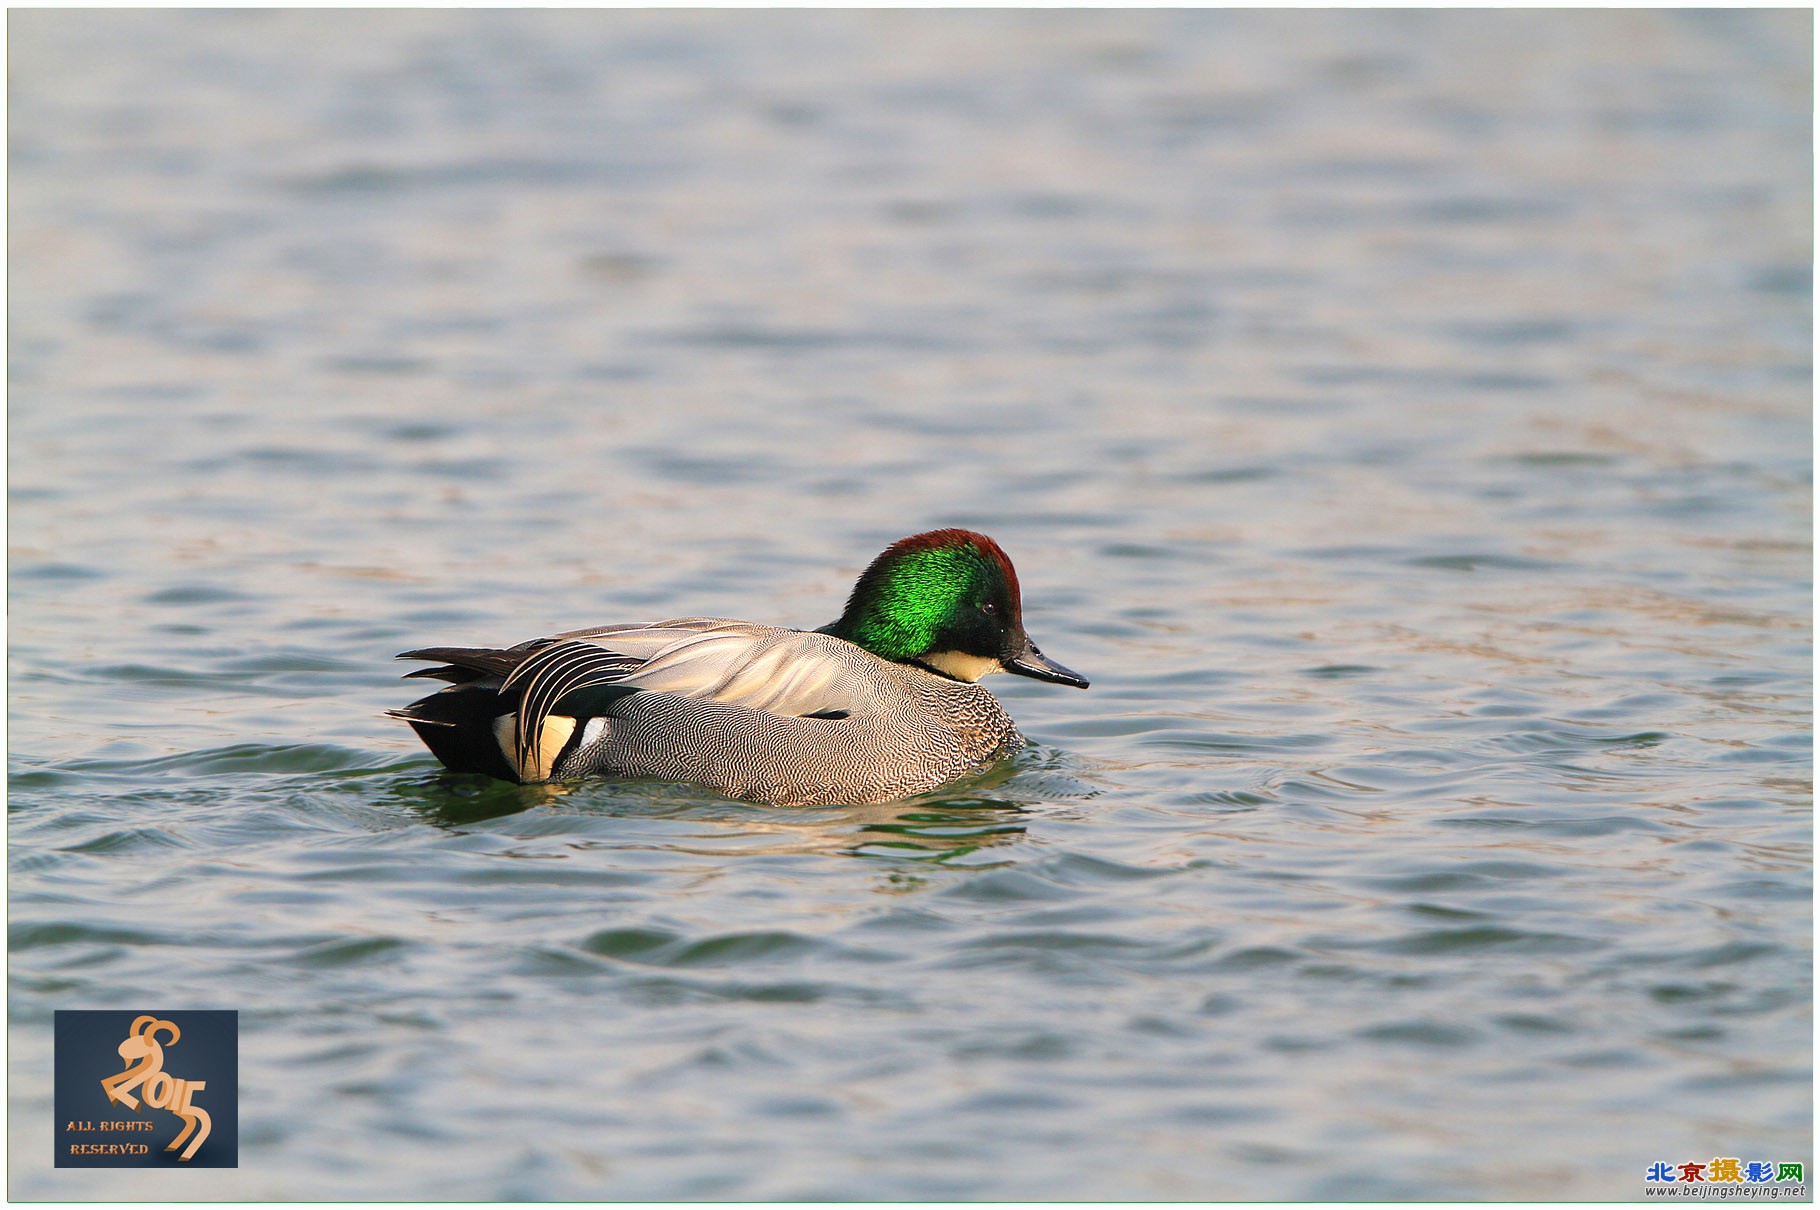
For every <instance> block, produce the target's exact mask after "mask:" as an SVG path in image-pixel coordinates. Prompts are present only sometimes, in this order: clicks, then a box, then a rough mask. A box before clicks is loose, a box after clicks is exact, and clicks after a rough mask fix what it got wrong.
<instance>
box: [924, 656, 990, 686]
mask: <svg viewBox="0 0 1820 1210" xmlns="http://www.w3.org/2000/svg"><path fill="white" fill-rule="evenodd" d="M922 662H923V663H925V664H927V665H929V667H931V668H934V669H935V670H936V671H938V672H945V673H947V674H948V675H949V676H951V677H953V678H954V679H955V680H957V681H977V680H979V679H980V678H981V677H982V676H991V675H992V674H993V673H995V672H1003V671H1004V670H1005V666H1004V665H1003V664H1001V663H999V662H998V661H997V660H995V659H993V658H992V657H991V656H989V655H968V654H967V653H966V652H964V651H931V652H930V653H929V654H928V655H925V656H923V657H922Z"/></svg>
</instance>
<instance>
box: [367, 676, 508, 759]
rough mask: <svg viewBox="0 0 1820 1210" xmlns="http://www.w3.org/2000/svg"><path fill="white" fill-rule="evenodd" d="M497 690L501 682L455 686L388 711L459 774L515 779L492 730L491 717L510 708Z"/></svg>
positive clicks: (494, 717) (495, 716)
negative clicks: (482, 774) (401, 720)
mask: <svg viewBox="0 0 1820 1210" xmlns="http://www.w3.org/2000/svg"><path fill="white" fill-rule="evenodd" d="M497 689H498V685H497V683H494V684H491V685H488V684H486V683H484V682H483V683H467V684H459V685H451V686H450V687H449V688H447V689H442V690H439V691H437V692H435V693H432V694H430V696H428V697H426V698H419V699H418V700H417V701H414V702H412V703H411V704H410V705H409V706H406V707H405V708H404V709H403V710H391V711H388V712H387V713H389V714H390V715H392V717H394V718H402V719H403V720H404V721H405V722H407V723H409V724H411V729H412V730H414V731H416V732H417V737H418V738H419V739H421V740H423V742H424V746H426V747H427V748H429V750H430V751H431V753H432V754H434V755H435V757H436V759H437V760H439V761H441V762H442V763H443V764H445V765H447V766H448V767H449V768H451V769H453V770H455V771H456V772H457V773H485V774H486V775H487V776H488V777H497V778H499V779H500V780H502V781H517V780H518V770H516V769H514V768H513V767H512V766H511V765H510V764H509V763H508V762H507V761H506V758H505V753H503V752H501V751H500V750H499V739H498V737H497V736H495V735H494V734H493V720H494V719H496V718H498V717H499V716H500V715H501V714H505V713H509V712H510V710H511V704H510V703H507V702H504V701H502V700H501V699H500V696H499V694H498V692H496V690H497Z"/></svg>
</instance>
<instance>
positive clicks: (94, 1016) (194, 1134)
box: [52, 1009, 240, 1168]
mask: <svg viewBox="0 0 1820 1210" xmlns="http://www.w3.org/2000/svg"><path fill="white" fill-rule="evenodd" d="M53 1062H54V1064H55V1068H56V1073H55V1074H56V1080H55V1103H56V1107H57V1121H56V1123H55V1129H54V1130H53V1131H52V1138H53V1140H54V1142H53V1147H54V1150H55V1152H56V1165H57V1167H59V1168H238V1167H239V1166H240V1014H239V1013H238V1012H232V1011H220V1010H213V1009H211V1010H200V1009H198V1010H192V1011H187V1012H186V1011H178V1012H126V1011H120V1012H116V1011H112V1010H106V1011H99V1010H89V1009H81V1010H68V1011H59V1012H58V1013H57V1020H56V1052H55V1057H54V1059H53ZM110 1090H111V1091H112V1094H113V1096H112V1099H110V1097H109V1092H110Z"/></svg>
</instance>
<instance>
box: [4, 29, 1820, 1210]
mask: <svg viewBox="0 0 1820 1210" xmlns="http://www.w3.org/2000/svg"><path fill="white" fill-rule="evenodd" d="M1811 46H1812V33H1811V16H1810V15H1809V14H1807V13H1804V12H1799V11H1782V12H1768V13H1763V12H1759V13H1750V12H1728V13H1721V14H1698V13H1652V12H1622V11H1619V12H1585V13H1565V14H1564V13H1558V12H1556V13H1545V12H1522V11H1513V12H1502V13H1478V14H1473V13H1463V12H1460V13H1427V14H1405V13H1389V12H1325V13H1324V12H1284V13H1280V14H1258V13H1196V12H1136V11H1121V12H1113V13H1094V12H1071V13H1066V14H1053V13H1050V14H1044V13H1037V12H1019V11H1008V12H996V13H985V14H981V13H958V12H925V13H915V14H902V13H898V14H891V13H869V12H848V13H806V12H794V13H788V12H774V13H730V12H699V13H687V12H633V13H537V12H509V11H507V12H441V13H438V12H408V13H380V12H349V13H322V12H318V13H306V14H295V13H292V14H286V13H281V12H275V11H260V12H239V13H234V12H207V11H199V12H186V13H170V12H165V13H157V12H138V11H95V12H87V13H82V12H57V11H42V10H41V11H20V12H14V13H13V14H11V40H10V55H11V63H10V70H11V94H10V95H11V154H12V171H11V182H10V184H11V189H10V197H9V202H10V216H11V249H10V252H11V283H10V284H11V298H10V301H11V354H12V363H11V369H10V385H11V390H10V399H9V402H10V462H9V475H10V486H11V491H12V497H11V510H10V521H11V526H10V538H11V555H10V564H9V567H10V574H11V579H10V602H11V611H10V652H9V656H10V669H11V678H10V698H11V701H10V706H11V744H10V748H11V783H10V784H11V793H10V801H9V812H10V815H9V818H10V833H9V841H10V843H9V859H10V869H11V881H10V916H9V924H10V943H11V951H10V969H11V984H10V993H11V1038H10V1041H11V1046H10V1049H9V1061H10V1071H9V1077H10V1085H9V1088H10V1103H11V1110H12V1112H11V1118H10V1136H11V1137H10V1142H11V1153H10V1159H11V1164H10V1180H11V1191H12V1193H13V1194H14V1195H15V1196H23V1197H33V1198H44V1197H65V1196H145V1195H147V1193H148V1190H149V1189H151V1188H153V1187H154V1186H148V1185H147V1184H145V1183H144V1178H131V1179H127V1178H123V1177H120V1176H115V1175H111V1174H109V1173H108V1172H105V1171H74V1170H64V1171H54V1170H53V1169H52V1168H51V1167H50V1154H51V1121H50V1113H51V1110H50V1104H51V1100H50V1095H51V1094H50V1068H49V1060H50V1037H51V1020H52V1018H51V1014H52V1012H53V1010H56V1009H59V1008H136V1007H144V1006H153V1007H161V1008H163V1007H179V1008H180V1007H196V1008H234V1009H238V1010H240V1013H241V1023H242V1038H241V1043H240V1055H241V1083H242V1092H241V1100H240V1104H241V1150H240V1167H239V1168H238V1169H236V1170H225V1169H224V1170H213V1171H195V1172H181V1173H169V1174H163V1175H161V1176H159V1177H158V1180H157V1182H156V1183H155V1187H156V1188H157V1189H158V1190H160V1191H162V1192H164V1193H167V1194H180V1195H183V1196H188V1197H216V1196H219V1197H229V1196H233V1197H254V1198H262V1197H333V1198H346V1197H360V1196H378V1197H392V1198H400V1197H402V1198H451V1197H460V1198H476V1197H478V1198H492V1197H501V1198H507V1197H563V1198H583V1197H608V1198H618V1199H638V1198H798V1197H831V1198H921V1199H930V1198H937V1199H939V1198H963V1199H970V1198H1012V1197H1023V1198H1057V1197H1089V1198H1116V1199H1124V1198H1148V1199H1172V1198H1195V1199H1203V1198H1206V1199H1219V1198H1238V1197H1244V1198H1323V1197H1359V1196H1365V1197H1373V1196H1375V1197H1391V1198H1404V1197H1467V1198H1513V1197H1515V1198H1556V1197H1595V1198H1608V1197H1617V1198H1629V1197H1635V1196H1638V1195H1639V1194H1640V1192H1641V1190H1642V1187H1643V1181H1642V1178H1643V1173H1644V1171H1645V1169H1646V1168H1647V1166H1648V1165H1649V1164H1651V1163H1653V1162H1655V1161H1657V1160H1668V1161H1671V1162H1680V1161H1684V1160H1690V1159H1692V1160H1705V1159H1707V1158H1708V1157H1711V1156H1731V1155H1738V1156H1745V1157H1750V1158H1761V1159H1770V1160H1800V1161H1809V1160H1811V1158H1812V1157H1811V1155H1810V1154H1809V1152H1810V1144H1809V1132H1810V1127H1811V1077H1810V1060H1811V1011H1810V1010H1811V989H1810V982H1809V970H1810V965H1811V963H1810V952H1811V947H1810V936H1811V934H1810V924H1809V909H1810V870H1811V838H1812V833H1811V820H1810V808H1811V801H1812V799H1811V778H1810V773H1811V750H1810V722H1811V718H1810V686H1811V664H1810V652H1809V639H1810V633H1811V629H1810V621H1809V618H1810V614H1809V610H1810V582H1809V569H1810V545H1811V542H1810V539H1811V524H1810V517H1811V492H1810V487H1811V474H1810V457H1809V451H1810V448H1811V431H1810V419H1809V417H1810V413H1809V396H1810V380H1811V372H1810V357H1809V347H1810V322H1811V321H1810V313H1811V307H1810V288H1811V287H1810V282H1811V274H1810V271H1809V266H1810V263H1811V259H1812V247H1811V233H1812V222H1813V220H1812V209H1811V201H1810V199H1811V154H1810V146H1811V131H1810V116H1809V115H1810V109H1811V96H1812V92H1811V74H1812V73H1811ZM942 524H961V525H968V526H971V527H974V528H978V529H983V530H985V531H987V532H989V533H991V534H993V535H994V536H995V537H997V538H998V539H999V540H1000V541H1001V542H1002V543H1003V544H1004V545H1005V546H1006V547H1007V549H1008V550H1009V551H1010V553H1011V554H1012V556H1013V557H1014V558H1015V559H1016V560H1017V563H1018V568H1019V571H1020V572H1021V573H1022V578H1023V583H1024V590H1025V596H1026V606H1027V617H1028V621H1029V624H1030V628H1031V631H1032V633H1033V635H1034V636H1035V637H1036V639H1037V641H1038V642H1039V643H1041V644H1042V646H1043V648H1044V650H1045V651H1047V652H1048V653H1050V654H1051V655H1053V656H1055V657H1056V658H1057V659H1059V660H1061V661H1063V662H1064V663H1067V664H1069V665H1070V666H1073V667H1076V668H1079V669H1081V670H1082V671H1083V672H1084V673H1086V674H1087V675H1089V676H1091V677H1092V679H1093V682H1094V684H1093V688H1092V689H1091V690H1089V691H1088V692H1086V693H1080V692H1076V691H1072V690H1068V689H1064V688H1060V687H1056V686H1046V685H1039V684H1035V683H1031V682H1017V683H1012V684H1004V685H1002V686H995V688H1000V689H1002V693H1001V696H1002V697H1003V699H1004V700H1005V702H1006V704H1007V705H1008V707H1009V708H1010V710H1011V711H1012V713H1013V714H1014V715H1015V716H1016V717H1017V718H1018V719H1019V721H1020V723H1021V724H1022V725H1023V728H1024V730H1025V731H1026V732H1027V734H1028V735H1029V736H1030V737H1031V738H1032V740H1033V745H1032V747H1031V748H1030V749H1029V750H1028V751H1027V752H1026V753H1024V754H1023V755H1022V756H1020V757H1019V758H1017V759H1016V760H1015V761H1013V762H1012V763H1010V764H1009V765H1007V766H1006V767H1004V768H1001V769H999V770H996V771H994V772H993V773H992V774H991V775H989V776H987V777H984V778H982V779H981V780H980V781H979V782H978V783H977V784H972V785H967V786H963V787H959V788H957V789H956V790H954V791H953V792H952V793H947V794H942V795H937V796H934V797H931V798H928V799H926V800H921V801H916V802H909V803H899V804H892V805H888V806H873V807H863V808H834V809H819V810H781V809H771V808H763V807H754V806H746V805H741V804H736V803H729V802H726V801H722V800H717V799H715V798H713V797H712V796H709V795H706V794H703V793H701V792H698V791H694V790H690V789H688V788H686V787H675V786H652V785H614V784H602V783H596V784H586V785H578V786H575V787H573V788H569V789H566V790H548V789H521V788H517V787H510V786H504V785H501V784H498V783H490V782H486V781H484V780H482V779H476V778H456V777H450V776H446V775H443V774H442V773H441V772H440V771H439V769H438V767H437V766H436V765H435V763H434V762H433V761H432V760H431V759H430V758H429V756H428V755H427V754H426V753H425V752H424V751H423V750H422V749H421V748H420V747H419V746H418V745H417V744H416V742H415V740H414V739H413V738H412V736H411V735H410V734H409V732H408V731H407V730H405V729H404V728H402V727H401V726H399V725H397V724H396V723H394V722H392V721H390V720H386V719H384V718H382V717H381V712H382V711H383V710H385V709H387V708H389V707H393V706H397V705H400V704H402V703H403V702H405V701H408V700H410V698H411V697H412V696H413V687H412V686H413V685H420V684H421V682H413V683H412V684H409V685H407V684H403V683H400V682H399V681H397V680H396V679H394V678H395V677H396V675H397V674H398V673H399V672H401V671H403V670H404V669H403V667H402V666H399V665H395V664H394V663H393V662H392V660H391V656H392V655H393V653H395V652H397V651H400V650H404V649H405V648H408V647H412V646H420V645H423V644H426V643H508V642H513V641H516V640H520V639H524V638H529V637H532V636H534V635H538V634H543V633H548V632H550V631H554V630H558V629H566V628H572V627H576V626H581V625H587V624H593V623H604V622H613V621H634V620H639V619H646V618H653V617H661V616H666V615H674V614H678V613H694V614H721V615H730V616H737V617H749V618H753V619H757V620H762V621H769V622H777V623H783V624H789V625H801V626H813V625H819V624H821V623H823V622H826V621H828V620H829V619H830V618H832V617H833V616H834V614H835V613H836V612H837V611H838V607H839V604H840V601H841V600H842V598H843V596H844V594H845V592H846V590H847V588H848V587H849V585H850V583H851V580H852V577H853V576H854V575H855V574H856V573H857V571H858V570H859V568H860V567H861V566H862V565H863V564H864V562H865V561H866V560H867V559H869V558H870V557H871V555H872V554H874V553H875V552H876V551H877V550H878V549H879V548H880V547H881V546H882V545H883V544H884V543H886V542H887V541H889V540H891V539H893V538H896V537H899V536H902V535H904V534H907V533H911V532H914V531H916V530H919V529H924V528H929V527H933V526H936V525H942Z"/></svg>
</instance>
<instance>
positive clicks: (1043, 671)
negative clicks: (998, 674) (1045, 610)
mask: <svg viewBox="0 0 1820 1210" xmlns="http://www.w3.org/2000/svg"><path fill="white" fill-rule="evenodd" d="M1005 671H1006V672H1015V673H1017V675H1019V676H1027V677H1030V678H1032V679H1034V680H1039V681H1053V682H1055V683H1056V684H1058V685H1073V686H1074V687H1075V688H1076V689H1085V688H1086V687H1087V678H1086V677H1084V676H1082V675H1081V674H1080V673H1078V672H1076V671H1074V669H1072V668H1064V667H1062V666H1061V665H1060V664H1058V663H1056V662H1055V661H1054V660H1052V659H1050V658H1049V657H1048V656H1046V655H1044V654H1043V653H1042V652H1040V651H1038V650H1037V649H1036V644H1035V643H1029V644H1026V645H1025V647H1024V649H1023V650H1022V651H1020V652H1018V653H1017V654H1016V655H1015V656H1013V657H1012V658H1010V659H1008V660H1006V661H1005Z"/></svg>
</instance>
